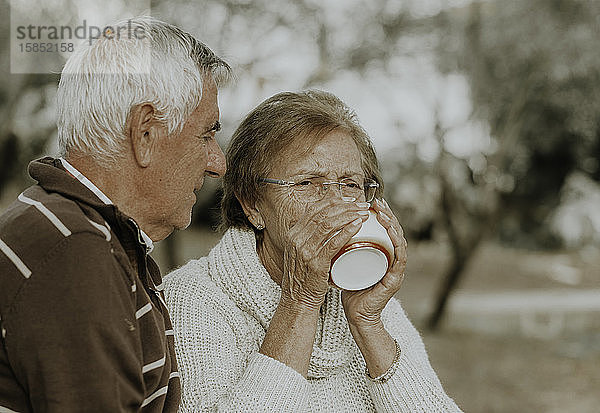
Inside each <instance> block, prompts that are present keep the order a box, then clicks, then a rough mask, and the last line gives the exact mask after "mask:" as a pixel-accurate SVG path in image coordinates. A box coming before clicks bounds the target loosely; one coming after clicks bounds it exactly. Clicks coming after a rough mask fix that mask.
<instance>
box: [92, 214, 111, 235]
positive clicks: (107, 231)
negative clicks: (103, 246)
mask: <svg viewBox="0 0 600 413" xmlns="http://www.w3.org/2000/svg"><path fill="white" fill-rule="evenodd" d="M87 220H88V221H90V224H92V225H93V226H94V228H96V229H97V230H98V231H100V232H101V233H102V234H104V237H105V238H106V240H107V241H110V238H111V236H110V227H109V226H108V224H106V226H104V225H100V224H98V223H96V222H94V221H92V220H91V219H89V218H88V219H87Z"/></svg>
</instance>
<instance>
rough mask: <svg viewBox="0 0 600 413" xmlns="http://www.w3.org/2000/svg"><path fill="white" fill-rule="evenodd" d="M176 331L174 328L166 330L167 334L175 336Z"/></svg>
mask: <svg viewBox="0 0 600 413" xmlns="http://www.w3.org/2000/svg"><path fill="white" fill-rule="evenodd" d="M174 335H175V332H174V331H173V330H165V336H174Z"/></svg>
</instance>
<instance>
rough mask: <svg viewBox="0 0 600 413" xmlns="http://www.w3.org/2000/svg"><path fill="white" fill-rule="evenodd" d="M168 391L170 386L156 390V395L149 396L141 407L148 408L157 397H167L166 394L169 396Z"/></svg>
mask: <svg viewBox="0 0 600 413" xmlns="http://www.w3.org/2000/svg"><path fill="white" fill-rule="evenodd" d="M168 390H169V386H168V385H167V386H165V387H162V388H160V389H158V390H156V391H155V392H154V393H152V395H150V396H148V397H147V398H146V399H145V400H144V401H143V402H142V406H141V407H144V406H146V405H147V404H148V403H150V402H152V400H154V399H156V398H157V397H160V396H162V395H165V394H167V391H168Z"/></svg>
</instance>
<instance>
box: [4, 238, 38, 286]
mask: <svg viewBox="0 0 600 413" xmlns="http://www.w3.org/2000/svg"><path fill="white" fill-rule="evenodd" d="M0 250H1V251H2V252H3V253H4V255H6V256H7V257H8V259H9V260H11V261H12V263H13V264H14V265H15V267H17V269H18V270H19V271H20V272H21V274H23V277H25V278H29V277H31V270H30V269H29V268H27V266H26V265H25V263H24V262H23V261H21V259H20V258H19V257H18V256H17V254H15V252H14V251H13V250H11V249H10V247H9V246H8V245H6V244H5V243H4V241H2V240H1V239H0Z"/></svg>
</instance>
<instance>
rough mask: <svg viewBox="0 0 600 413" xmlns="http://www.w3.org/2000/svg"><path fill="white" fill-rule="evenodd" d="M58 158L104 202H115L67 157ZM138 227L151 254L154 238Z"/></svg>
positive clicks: (147, 252) (147, 251)
mask: <svg viewBox="0 0 600 413" xmlns="http://www.w3.org/2000/svg"><path fill="white" fill-rule="evenodd" d="M58 159H59V160H60V162H61V163H62V165H63V166H64V167H65V169H66V170H67V172H69V173H70V174H71V175H73V177H74V178H75V179H77V180H78V181H79V182H81V183H82V184H83V185H84V186H85V187H86V188H88V189H89V190H90V191H92V192H93V193H94V194H95V195H96V196H97V197H98V198H100V200H101V201H102V202H104V203H105V204H106V205H113V202H112V201H111V200H110V198H109V197H107V196H106V194H104V192H102V191H101V190H100V188H98V187H97V186H96V185H94V183H93V182H92V181H90V180H89V179H87V178H86V177H85V175H83V174H82V173H81V172H79V171H78V170H77V169H76V168H75V167H74V166H73V165H71V164H70V163H69V162H68V161H67V160H66V159H64V158H58ZM137 227H138V229H139V230H140V234H141V236H142V239H143V240H144V243H145V244H146V245H145V246H146V254H149V253H151V252H152V250H153V249H154V243H153V242H152V239H151V238H150V237H149V236H148V234H146V233H145V232H144V230H143V229H141V228H139V225H137Z"/></svg>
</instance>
